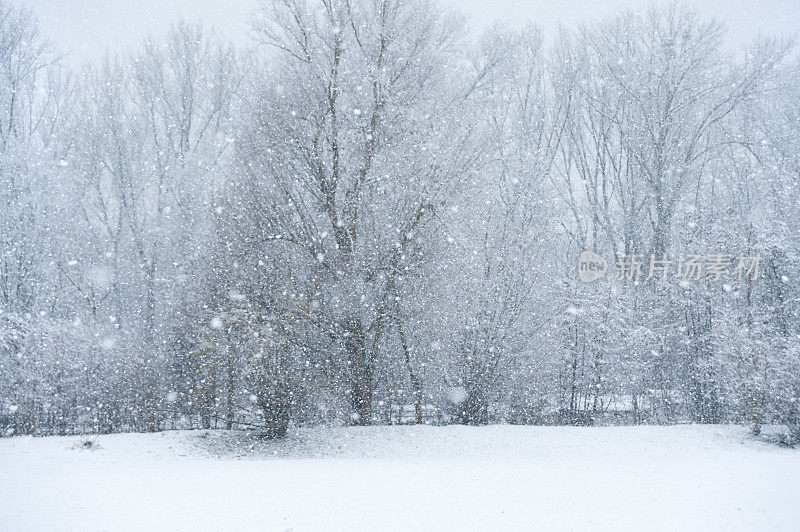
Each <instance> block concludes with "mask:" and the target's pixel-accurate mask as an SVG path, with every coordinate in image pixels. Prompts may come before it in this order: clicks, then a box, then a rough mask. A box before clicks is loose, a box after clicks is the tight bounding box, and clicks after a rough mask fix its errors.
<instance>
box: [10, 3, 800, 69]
mask: <svg viewBox="0 0 800 532" xmlns="http://www.w3.org/2000/svg"><path fill="white" fill-rule="evenodd" d="M12 1H14V0H12ZM16 1H17V2H18V3H21V4H22V5H24V6H27V7H29V8H31V9H33V10H34V11H35V12H36V13H37V14H38V16H39V20H40V24H41V27H42V29H43V30H44V32H45V33H46V34H48V35H49V36H50V37H51V39H52V40H53V42H54V44H55V45H56V46H57V47H58V48H59V49H60V50H61V51H63V52H69V55H68V57H67V61H68V62H70V63H80V62H82V61H85V60H96V59H98V58H100V57H101V56H102V55H103V53H104V52H105V50H106V49H111V50H119V49H122V48H125V47H127V46H130V45H136V44H138V43H139V42H140V41H141V40H142V39H143V38H144V37H145V36H146V35H147V34H148V33H153V34H156V35H158V34H160V33H163V32H164V31H166V29H167V28H168V26H169V24H170V23H171V22H172V21H174V20H176V19H177V18H178V17H180V16H183V17H184V18H186V19H187V20H202V21H204V22H206V23H208V24H211V25H213V26H215V27H216V28H217V29H218V30H219V31H220V32H221V33H222V34H223V35H225V36H226V37H228V38H230V39H232V40H234V41H235V42H236V43H237V44H246V43H247V39H248V36H247V34H248V26H247V18H248V16H249V14H250V13H251V12H252V11H253V10H254V9H255V7H256V4H257V0H16ZM687 3H688V4H690V5H693V6H695V7H697V8H698V9H699V10H700V11H702V12H704V13H707V14H708V15H712V16H715V17H717V18H720V19H722V20H724V21H725V22H726V23H727V25H728V28H729V30H730V31H729V41H730V42H731V43H737V42H742V41H745V40H749V39H750V38H752V37H753V36H755V35H756V34H757V33H758V32H759V31H761V32H764V33H769V34H779V35H784V36H792V35H796V34H797V33H799V32H800V0H728V1H725V0H689V1H688V2H687ZM450 4H451V5H454V6H455V7H457V8H459V9H461V10H462V11H465V12H467V13H469V14H470V15H471V17H472V20H473V25H474V26H476V27H481V26H485V25H488V24H490V23H491V22H493V21H494V20H501V21H505V22H508V23H511V24H515V23H518V22H520V21H524V20H526V19H532V20H533V21H535V22H537V23H538V24H539V25H541V26H542V27H543V28H544V29H545V32H546V33H552V31H553V30H554V29H555V27H556V26H557V25H558V23H559V22H564V23H566V24H573V23H577V22H580V21H583V20H586V19H587V18H592V17H597V16H603V15H608V14H611V13H613V12H615V11H618V10H621V9H625V8H646V7H647V6H648V5H649V4H650V0H494V1H487V0H460V1H459V0H451V1H450Z"/></svg>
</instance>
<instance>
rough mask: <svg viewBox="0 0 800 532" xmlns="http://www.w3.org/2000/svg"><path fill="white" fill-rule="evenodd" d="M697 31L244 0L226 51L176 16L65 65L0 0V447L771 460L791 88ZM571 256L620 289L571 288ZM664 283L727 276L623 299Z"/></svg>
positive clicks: (789, 318) (798, 245) (794, 134)
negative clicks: (760, 450)
mask: <svg viewBox="0 0 800 532" xmlns="http://www.w3.org/2000/svg"><path fill="white" fill-rule="evenodd" d="M723 22H724V21H718V20H715V19H713V18H711V17H709V16H708V15H707V14H705V13H702V12H696V11H694V10H692V9H690V8H688V7H685V6H682V5H680V4H673V5H668V6H662V7H653V8H651V9H650V10H641V11H632V12H625V13H620V14H617V15H613V16H611V17H609V18H604V19H598V20H594V21H592V22H590V23H587V24H585V25H581V26H575V27H563V28H561V29H560V30H559V31H558V33H557V34H554V35H552V36H549V37H548V38H547V39H545V38H543V34H542V31H541V30H540V29H539V28H537V26H536V25H535V24H533V23H530V24H527V25H519V26H514V27H509V26H503V25H495V26H493V27H491V28H490V29H489V30H488V31H485V32H483V33H482V34H478V32H477V31H475V30H474V29H473V28H471V27H470V26H469V24H468V22H467V19H466V18H465V17H464V16H462V15H461V14H459V13H458V12H456V11H454V10H452V9H450V8H445V7H444V6H443V5H439V4H437V3H436V2H435V1H433V0H431V1H428V0H308V1H303V0H274V1H271V0H268V1H261V2H260V3H259V7H258V9H257V11H256V12H254V13H253V15H252V18H251V20H250V25H251V28H252V32H251V36H252V40H251V46H249V47H247V48H235V47H234V46H233V45H232V44H230V43H228V42H225V41H224V40H222V39H221V38H220V37H219V36H218V35H217V34H215V32H214V31H213V29H212V28H210V27H204V26H201V25H195V24H191V23H188V22H184V21H175V23H174V25H173V26H172V29H171V30H170V31H169V33H168V34H166V35H163V36H157V37H156V38H152V39H147V40H146V41H144V42H142V44H141V45H140V46H139V47H138V48H135V49H131V50H129V51H127V52H125V53H118V54H110V53H109V54H107V55H106V56H105V58H104V59H103V60H102V61H101V62H96V63H95V64H87V65H85V66H83V67H81V68H73V67H69V66H67V65H66V64H65V63H64V61H63V60H62V57H61V55H60V53H61V52H60V51H59V50H57V49H55V47H54V46H52V45H51V44H50V43H49V40H48V36H47V35H44V34H43V33H42V32H41V31H40V30H39V27H38V25H37V21H36V19H35V17H34V16H33V14H32V13H31V12H29V11H27V10H25V9H23V8H21V7H19V6H16V5H15V3H14V1H13V0H0V433H2V434H3V435H5V436H13V435H22V434H33V435H64V434H83V433H111V432H153V431H162V430H167V429H176V428H182V429H188V428H215V427H216V428H228V429H248V430H252V431H256V432H259V433H263V434H265V435H267V436H269V437H282V436H284V435H285V434H286V432H287V427H291V426H297V427H303V426H316V425H336V426H341V425H392V424H413V423H424V424H431V425H442V424H469V425H482V424H490V423H505V424H558V425H588V424H595V425H609V424H677V423H687V422H694V423H737V424H746V425H748V426H750V427H751V428H752V430H753V432H754V433H756V434H758V433H759V431H760V429H761V426H762V425H766V424H771V425H778V426H781V427H783V429H782V430H783V431H784V434H785V437H786V438H788V439H794V440H795V441H797V440H800V320H799V319H798V318H799V317H800V316H799V313H800V201H798V192H799V191H800V150H798V148H799V147H800V106H799V104H798V102H800V61H799V60H798V53H797V49H796V48H795V47H794V46H793V44H792V43H791V42H789V41H785V40H782V39H777V38H770V37H769V36H763V37H760V38H758V39H757V40H755V41H754V42H752V43H750V44H749V45H748V46H746V47H740V48H734V47H731V46H730V45H727V44H725V42H726V41H725V40H724V37H725V28H724V23H723ZM584 250H589V251H593V252H595V253H597V254H598V255H600V256H602V257H605V258H606V259H607V260H608V262H609V263H610V268H611V269H612V270H613V269H614V266H615V263H616V262H617V258H618V257H625V256H627V257H630V256H640V257H642V259H641V260H642V262H643V273H644V274H645V275H643V276H642V278H641V279H639V280H637V281H633V280H631V279H625V278H617V277H618V276H615V275H613V274H610V275H608V276H606V277H605V278H603V279H600V280H598V281H596V282H593V283H586V282H583V281H581V280H580V279H579V278H578V269H577V264H578V256H579V255H580V253H581V252H582V251H584ZM688 254H698V255H704V256H709V255H726V256H729V257H733V258H735V257H739V256H745V255H746V256H757V257H759V259H760V263H759V269H758V272H757V273H758V275H751V276H749V277H747V278H742V277H740V276H734V275H732V274H729V275H722V276H709V275H699V274H698V275H696V276H695V277H694V278H692V279H686V278H685V277H684V278H681V277H680V276H678V275H670V276H665V278H661V277H660V276H658V275H657V276H655V277H652V276H651V278H649V279H646V278H645V277H647V275H646V274H647V267H648V260H649V257H651V256H654V257H656V258H657V259H658V260H667V258H669V260H674V261H675V263H677V262H678V260H677V258H678V257H683V256H686V255H688ZM673 267H675V266H673ZM678 267H679V266H678Z"/></svg>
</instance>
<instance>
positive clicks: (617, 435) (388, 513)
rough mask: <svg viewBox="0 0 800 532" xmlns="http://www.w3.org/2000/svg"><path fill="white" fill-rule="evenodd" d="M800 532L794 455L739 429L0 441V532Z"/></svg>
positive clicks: (387, 431)
mask: <svg viewBox="0 0 800 532" xmlns="http://www.w3.org/2000/svg"><path fill="white" fill-rule="evenodd" d="M87 439H90V440H92V441H93V448H90V449H87V448H85V447H84V446H83V442H84V441H85V440H87ZM799 528H800V450H792V449H786V448H781V447H777V446H775V445H772V444H767V443H763V442H760V441H756V440H754V439H752V438H751V437H750V436H748V433H747V429H745V428H742V427H735V426H697V425H684V426H672V427H608V428H601V427H593V428H579V427H523V426H505V425H499V426H488V427H460V426H450V427H428V426H416V427H412V426H404V427H365V428H316V429H302V430H296V431H292V432H291V433H290V435H289V437H288V439H287V440H285V441H282V442H271V441H265V440H261V439H258V438H255V437H254V436H251V435H247V434H246V433H242V432H237V431H176V432H163V433H156V434H116V435H107V436H91V437H77V436H75V437H52V438H31V437H19V438H6V439H0V529H2V530H14V531H17V530H19V531H23V530H82V531H89V530H192V531H194V530H513V529H527V530H530V529H536V530H585V529H593V530H645V529H646V530H798V529H799Z"/></svg>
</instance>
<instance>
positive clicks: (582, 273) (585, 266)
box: [578, 251, 608, 283]
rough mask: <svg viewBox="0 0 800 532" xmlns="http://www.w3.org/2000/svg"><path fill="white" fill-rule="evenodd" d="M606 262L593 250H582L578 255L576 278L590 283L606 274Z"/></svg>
mask: <svg viewBox="0 0 800 532" xmlns="http://www.w3.org/2000/svg"><path fill="white" fill-rule="evenodd" d="M606 273H608V262H606V259H604V258H603V257H601V256H600V255H598V254H597V253H595V252H593V251H584V252H583V253H581V254H580V256H579V257H578V278H579V279H580V280H581V281H583V282H585V283H591V282H593V281H596V280H598V279H601V278H603V277H605V276H606Z"/></svg>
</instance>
